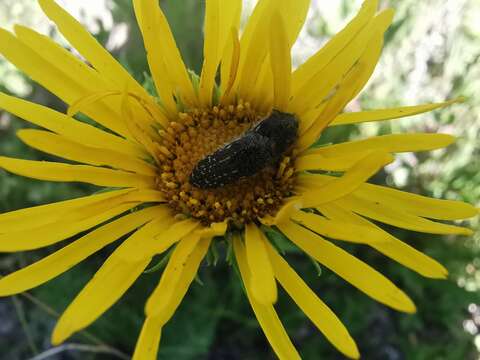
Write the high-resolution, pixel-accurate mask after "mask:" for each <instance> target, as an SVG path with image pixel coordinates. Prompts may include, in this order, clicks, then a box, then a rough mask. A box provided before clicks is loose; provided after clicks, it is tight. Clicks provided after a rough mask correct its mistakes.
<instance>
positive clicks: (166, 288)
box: [145, 236, 211, 325]
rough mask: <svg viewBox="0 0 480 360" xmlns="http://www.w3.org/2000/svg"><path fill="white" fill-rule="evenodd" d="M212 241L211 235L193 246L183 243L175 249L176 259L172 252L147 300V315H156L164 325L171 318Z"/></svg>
mask: <svg viewBox="0 0 480 360" xmlns="http://www.w3.org/2000/svg"><path fill="white" fill-rule="evenodd" d="M194 237H195V236H193V237H191V239H192V238H194ZM185 240H186V239H185ZM183 241H184V240H183ZM183 241H182V242H180V243H179V245H181V244H182V243H183ZM210 243H211V238H210V237H208V238H203V239H200V240H198V238H197V241H196V242H194V243H193V248H192V244H182V245H181V246H180V247H177V248H178V250H177V248H176V249H175V251H174V254H175V253H176V255H175V259H173V256H174V254H172V258H171V259H170V261H169V262H168V265H167V268H166V269H165V271H164V273H163V274H162V278H161V280H160V284H159V285H158V286H157V288H156V289H155V291H154V292H153V293H152V295H151V296H150V297H149V299H148V301H147V304H146V307H145V312H146V314H147V316H152V317H155V318H156V319H158V320H159V322H160V323H161V324H162V325H163V324H165V323H167V321H169V320H170V319H171V317H172V316H173V314H174V313H175V311H176V310H177V308H178V306H179V305H180V303H181V301H182V300H183V298H184V297H185V294H186V293H187V290H188V288H189V287H190V284H191V283H192V281H193V279H194V278H195V276H196V275H197V272H198V268H199V267H200V263H201V262H202V260H203V258H204V257H205V255H206V253H207V251H208V247H209V246H210ZM167 269H168V270H167ZM171 275H173V279H169V276H171ZM165 297H167V299H165Z"/></svg>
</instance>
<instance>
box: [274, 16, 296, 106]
mask: <svg viewBox="0 0 480 360" xmlns="http://www.w3.org/2000/svg"><path fill="white" fill-rule="evenodd" d="M291 45H292V44H291V43H289V40H288V34H287V31H286V29H285V21H284V19H283V17H282V15H281V14H280V13H279V12H275V13H274V14H273V15H272V21H271V25H270V58H271V59H273V61H270V64H271V67H272V74H273V93H274V101H273V106H274V108H275V109H278V110H281V111H287V105H288V101H289V99H290V83H291V73H292V59H291V55H290V51H291Z"/></svg>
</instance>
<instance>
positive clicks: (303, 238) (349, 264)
mask: <svg viewBox="0 0 480 360" xmlns="http://www.w3.org/2000/svg"><path fill="white" fill-rule="evenodd" d="M278 227H279V228H280V230H281V231H282V232H283V233H284V234H285V235H286V236H287V237H288V238H289V239H290V240H291V241H292V242H294V243H295V244H296V245H297V246H298V247H299V248H301V249H302V250H303V251H305V252H306V253H307V254H309V255H310V256H312V257H313V258H314V259H315V260H317V261H318V262H319V263H321V264H323V265H325V266H326V267H327V268H329V269H330V270H332V271H333V272H335V273H336V274H338V275H339V276H341V277H342V278H344V279H345V280H346V281H348V282H349V283H351V284H352V285H353V286H355V287H357V288H358V289H359V290H361V291H363V292H364V293H365V294H367V295H368V296H370V297H372V298H373V299H375V300H377V301H379V302H381V303H383V304H385V305H388V306H390V307H392V308H393V309H396V310H398V311H404V312H408V313H413V312H415V305H414V304H413V302H412V301H411V300H410V298H409V297H408V296H407V295H405V293H404V292H403V291H402V290H400V289H399V288H397V287H396V286H395V285H394V284H393V283H392V282H391V281H390V280H388V279H387V278H386V277H384V276H383V275H382V274H380V273H379V272H378V271H376V270H375V269H373V268H371V267H370V266H368V265H367V264H365V263H364V262H362V261H360V260H359V259H357V258H356V257H354V256H352V255H350V254H349V253H347V252H346V251H345V250H343V249H341V248H339V247H338V246H335V245H333V244H332V243H331V242H329V241H326V240H324V239H323V238H321V237H320V236H319V235H316V234H315V233H313V232H311V231H309V230H307V229H305V228H304V227H301V226H300V225H297V224H294V223H289V224H288V223H284V224H280V225H279V226H278Z"/></svg>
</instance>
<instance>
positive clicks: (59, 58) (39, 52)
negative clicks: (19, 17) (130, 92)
mask: <svg viewBox="0 0 480 360" xmlns="http://www.w3.org/2000/svg"><path fill="white" fill-rule="evenodd" d="M15 34H16V35H17V37H18V39H19V40H20V41H21V43H23V44H24V45H26V47H25V46H23V45H21V44H19V42H20V41H14V38H13V37H12V39H11V44H10V45H11V46H12V49H11V50H13V54H11V55H10V56H9V58H10V59H11V61H12V62H13V63H15V64H16V65H17V66H18V67H19V68H21V69H22V70H23V71H24V72H25V73H26V74H28V75H29V76H31V77H32V79H34V80H36V81H38V82H39V83H40V84H42V85H43V86H44V87H46V88H47V89H49V90H50V91H52V92H53V93H55V94H56V95H57V96H59V97H60V98H61V99H62V100H64V101H65V102H66V103H67V104H72V103H73V102H75V101H76V100H77V99H79V98H82V97H84V96H86V95H88V94H91V93H96V92H103V91H109V90H112V88H111V87H109V85H108V84H107V83H106V82H105V81H104V79H102V77H101V76H100V74H99V73H98V72H96V71H95V70H94V69H93V68H91V67H89V66H88V65H87V64H85V63H84V62H82V61H81V60H80V59H78V58H77V57H76V56H74V55H73V54H71V53H70V52H69V51H67V50H66V49H64V48H62V47H61V46H60V45H58V44H57V43H55V42H54V41H53V40H51V39H50V38H49V37H47V36H44V35H41V34H39V33H37V32H35V31H33V30H31V29H29V28H27V27H23V26H20V25H16V26H15ZM27 55H29V56H28V57H27ZM118 105H119V104H118V101H115V99H114V98H108V99H102V100H99V101H97V102H92V103H91V104H89V106H85V107H83V108H82V109H81V110H82V112H84V113H85V114H86V115H88V116H90V117H91V118H92V119H94V120H95V121H97V122H98V123H100V124H102V125H104V126H106V127H107V128H109V129H112V130H113V131H115V132H116V133H118V134H120V135H123V136H125V137H127V138H131V135H130V133H129V132H128V129H127V128H126V126H125V124H124V123H123V121H122V120H121V118H120V115H119V106H118Z"/></svg>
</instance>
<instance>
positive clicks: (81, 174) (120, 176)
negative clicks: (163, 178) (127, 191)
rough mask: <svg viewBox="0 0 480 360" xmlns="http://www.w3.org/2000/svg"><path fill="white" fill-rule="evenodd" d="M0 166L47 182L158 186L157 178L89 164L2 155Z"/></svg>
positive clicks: (139, 186)
mask: <svg viewBox="0 0 480 360" xmlns="http://www.w3.org/2000/svg"><path fill="white" fill-rule="evenodd" d="M0 168H3V169H5V170H7V171H9V172H11V173H14V174H17V175H22V176H25V177H29V178H33V179H39V180H47V181H73V182H84V183H89V184H93V185H98V186H110V187H137V188H154V187H155V180H154V179H155V178H154V177H152V176H145V175H138V174H134V173H129V172H125V171H121V170H111V169H105V168H99V167H94V166H89V165H70V164H63V163H56V162H49V161H33V160H23V159H14V158H7V157H4V156H0Z"/></svg>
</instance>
